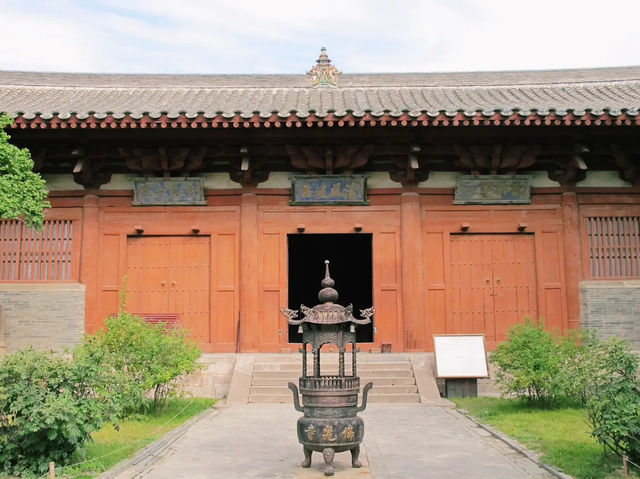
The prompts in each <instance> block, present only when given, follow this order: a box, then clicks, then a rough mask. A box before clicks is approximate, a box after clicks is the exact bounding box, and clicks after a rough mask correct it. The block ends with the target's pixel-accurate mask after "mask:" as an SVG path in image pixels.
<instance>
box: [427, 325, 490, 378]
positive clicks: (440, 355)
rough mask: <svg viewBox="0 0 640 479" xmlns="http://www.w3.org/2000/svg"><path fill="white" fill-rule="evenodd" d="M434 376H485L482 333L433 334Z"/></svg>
mask: <svg viewBox="0 0 640 479" xmlns="http://www.w3.org/2000/svg"><path fill="white" fill-rule="evenodd" d="M433 343H434V346H435V355H436V371H437V372H436V376H437V377H439V378H486V377H488V376H489V370H488V368H487V353H486V351H485V348H484V335H483V334H442V335H434V336H433Z"/></svg>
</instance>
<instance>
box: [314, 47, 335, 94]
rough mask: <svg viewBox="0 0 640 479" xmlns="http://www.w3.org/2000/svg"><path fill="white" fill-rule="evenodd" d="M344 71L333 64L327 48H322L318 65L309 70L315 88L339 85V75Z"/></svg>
mask: <svg viewBox="0 0 640 479" xmlns="http://www.w3.org/2000/svg"><path fill="white" fill-rule="evenodd" d="M341 73H342V72H341V71H340V70H338V69H337V68H336V67H335V66H333V65H332V64H331V59H329V55H327V49H326V48H325V47H322V48H321V49H320V56H319V57H318V59H317V60H316V65H315V66H314V67H313V68H312V69H311V70H310V71H308V72H307V75H309V76H311V83H312V85H313V87H314V88H333V87H337V86H338V75H340V74H341Z"/></svg>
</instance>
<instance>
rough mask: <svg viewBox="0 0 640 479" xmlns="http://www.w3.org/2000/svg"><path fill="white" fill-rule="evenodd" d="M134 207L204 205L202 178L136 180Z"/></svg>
mask: <svg viewBox="0 0 640 479" xmlns="http://www.w3.org/2000/svg"><path fill="white" fill-rule="evenodd" d="M132 204H133V205H134V206H161V205H168V206H180V205H183V206H190V205H206V204H207V202H206V200H205V199H204V181H203V179H202V178H136V179H135V180H134V190H133V203H132Z"/></svg>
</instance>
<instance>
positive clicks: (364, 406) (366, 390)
mask: <svg viewBox="0 0 640 479" xmlns="http://www.w3.org/2000/svg"><path fill="white" fill-rule="evenodd" d="M289 384H291V383H289ZM289 387H291V386H289ZM293 387H295V384H294V385H293ZM372 387H373V383H367V384H365V385H364V388H363V389H362V405H361V406H360V407H359V408H358V412H362V411H364V410H365V409H367V397H368V396H369V391H370V390H371V388H372ZM296 391H297V389H296Z"/></svg>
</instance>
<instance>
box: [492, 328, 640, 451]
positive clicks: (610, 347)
mask: <svg viewBox="0 0 640 479" xmlns="http://www.w3.org/2000/svg"><path fill="white" fill-rule="evenodd" d="M490 361H491V362H492V363H493V364H496V365H497V366H498V367H499V370H498V372H497V376H496V380H497V382H498V384H499V385H500V387H501V388H502V390H503V391H504V392H505V393H508V394H513V395H516V396H519V397H526V398H528V399H529V400H531V401H544V402H547V403H551V402H554V401H557V400H559V399H562V400H565V401H569V402H572V403H576V404H581V405H583V406H586V411H587V413H586V414H587V422H588V423H589V425H590V426H591V428H592V433H591V434H592V436H593V437H594V438H595V439H596V440H597V441H598V442H599V443H601V444H602V445H603V446H604V447H605V449H610V450H611V451H613V452H615V453H616V454H618V455H621V456H622V455H626V456H628V457H629V458H630V459H631V460H632V461H634V462H636V463H640V378H639V377H638V364H639V359H638V357H637V356H636V355H635V354H634V353H632V352H631V346H630V344H629V343H628V342H626V341H622V340H620V339H615V338H612V339H609V340H607V341H600V340H599V339H598V338H597V337H596V336H595V334H594V333H593V332H589V331H586V332H584V331H583V332H581V333H580V334H570V335H569V336H568V337H566V338H556V337H554V336H553V335H552V334H551V333H549V332H548V331H545V330H544V325H543V323H542V322H538V323H533V322H532V321H530V320H526V321H525V323H524V324H518V325H515V326H512V327H511V328H510V329H509V334H508V340H507V341H506V342H504V343H502V344H500V345H499V346H498V348H497V349H496V350H495V351H494V353H493V354H492V355H491V359H490Z"/></svg>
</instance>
